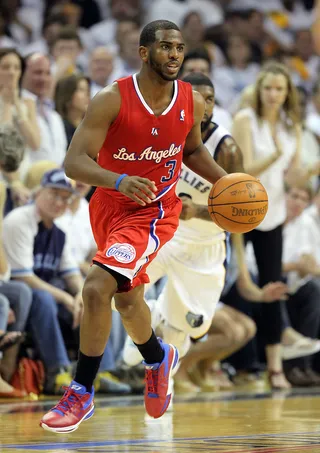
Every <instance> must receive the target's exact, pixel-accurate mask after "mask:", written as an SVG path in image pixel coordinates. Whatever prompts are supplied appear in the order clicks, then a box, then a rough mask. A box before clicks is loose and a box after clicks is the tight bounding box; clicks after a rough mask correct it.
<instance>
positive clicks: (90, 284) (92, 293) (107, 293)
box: [82, 278, 114, 311]
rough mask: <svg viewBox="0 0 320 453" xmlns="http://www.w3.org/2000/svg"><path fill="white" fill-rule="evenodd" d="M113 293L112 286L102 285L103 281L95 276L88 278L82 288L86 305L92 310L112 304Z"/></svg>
mask: <svg viewBox="0 0 320 453" xmlns="http://www.w3.org/2000/svg"><path fill="white" fill-rule="evenodd" d="M113 295H114V291H113V289H112V288H110V289H108V288H106V287H105V285H101V281H99V280H97V279H94V278H87V280H86V282H85V284H84V287H83V290H82V297H83V303H84V306H85V308H86V309H87V310H92V311H95V310H97V309H99V308H100V307H101V306H103V305H106V304H110V305H111V300H112V297H113Z"/></svg>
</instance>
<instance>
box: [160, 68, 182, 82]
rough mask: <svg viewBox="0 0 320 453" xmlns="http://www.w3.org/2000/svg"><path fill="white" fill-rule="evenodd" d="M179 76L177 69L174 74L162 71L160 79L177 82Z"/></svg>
mask: <svg viewBox="0 0 320 453" xmlns="http://www.w3.org/2000/svg"><path fill="white" fill-rule="evenodd" d="M178 75H179V69H178V70H177V71H175V72H168V71H162V78H163V79H164V80H168V81H172V80H177V78H178Z"/></svg>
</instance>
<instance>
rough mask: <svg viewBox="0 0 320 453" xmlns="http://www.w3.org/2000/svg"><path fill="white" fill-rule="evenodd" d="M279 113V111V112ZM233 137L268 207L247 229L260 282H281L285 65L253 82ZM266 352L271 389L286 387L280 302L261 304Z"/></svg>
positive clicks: (287, 166) (290, 111)
mask: <svg viewBox="0 0 320 453" xmlns="http://www.w3.org/2000/svg"><path fill="white" fill-rule="evenodd" d="M282 111H283V112H284V113H283V115H280V112H282ZM233 129H234V130H233V136H234V139H235V140H236V141H237V143H238V144H239V146H240V148H241V149H242V152H243V158H244V169H245V171H246V172H247V173H249V174H252V175H253V176H259V178H260V179H261V182H262V183H263V184H264V186H265V188H266V190H267V192H268V197H269V210H268V213H267V215H266V217H265V220H264V221H263V222H262V224H261V225H259V227H258V228H257V229H255V230H253V231H252V232H250V233H247V235H246V236H247V239H248V240H250V241H252V244H253V247H254V253H255V257H256V261H257V266H258V271H259V284H260V286H263V285H265V284H267V283H269V282H272V281H279V280H281V275H282V271H281V262H282V224H283V223H284V221H285V218H286V207H285V191H284V187H285V173H286V178H287V181H288V182H290V178H292V179H291V182H292V180H293V179H294V175H295V177H296V170H297V169H298V168H299V165H300V154H301V150H300V143H301V141H300V137H301V126H300V124H299V111H298V102H297V94H296V91H295V88H294V86H293V83H292V80H291V78H290V75H289V73H288V71H287V70H286V68H285V67H284V66H282V65H279V64H276V63H272V64H270V65H269V66H266V67H265V68H264V70H263V71H262V72H261V73H260V75H259V77H258V79H257V82H256V84H255V92H254V107H253V108H247V109H244V110H241V111H240V112H238V113H237V115H236V116H235V119H234V128H233ZM261 310H262V313H263V317H264V322H265V325H264V330H265V332H264V334H265V338H266V344H267V346H266V355H267V363H268V370H269V379H270V383H271V386H272V387H274V388H283V389H285V388H289V387H290V384H289V382H288V381H287V380H286V378H285V376H284V374H283V371H282V370H283V368H282V361H281V344H280V341H281V331H282V314H281V306H280V303H278V302H275V303H273V304H270V305H269V304H264V305H263V306H262V307H261Z"/></svg>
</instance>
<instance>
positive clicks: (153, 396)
mask: <svg viewBox="0 0 320 453" xmlns="http://www.w3.org/2000/svg"><path fill="white" fill-rule="evenodd" d="M159 342H160V344H161V347H162V349H163V351H164V358H163V360H162V362H161V363H153V364H151V365H150V364H148V363H145V362H144V365H145V367H146V369H145V382H146V389H145V393H144V405H145V408H146V411H147V413H148V414H149V415H150V417H153V418H159V417H161V416H162V415H163V414H164V413H165V412H166V410H167V409H168V406H169V404H170V401H171V396H172V388H171V385H170V381H172V380H171V379H170V377H171V376H172V373H173V371H174V369H175V368H176V366H177V364H178V360H179V354H178V350H177V348H176V347H175V346H172V345H171V344H166V343H163V342H162V340H161V339H160V338H159Z"/></svg>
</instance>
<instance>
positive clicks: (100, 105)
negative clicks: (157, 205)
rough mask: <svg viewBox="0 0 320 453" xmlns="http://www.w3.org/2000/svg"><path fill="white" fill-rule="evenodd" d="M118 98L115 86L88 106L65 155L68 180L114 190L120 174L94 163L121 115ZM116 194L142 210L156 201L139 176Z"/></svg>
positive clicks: (151, 185)
mask: <svg viewBox="0 0 320 453" xmlns="http://www.w3.org/2000/svg"><path fill="white" fill-rule="evenodd" d="M120 106H121V96H120V92H119V89H118V85H117V84H116V83H115V84H113V85H111V86H108V87H106V88H105V89H103V90H102V91H100V92H99V93H98V94H97V95H96V96H95V97H94V99H93V100H92V101H91V102H90V104H89V107H88V110H87V112H86V115H85V117H84V119H83V121H82V122H81V124H80V125H79V127H78V128H77V130H76V132H75V133H74V136H73V138H72V141H71V144H70V147H69V150H68V152H67V155H66V158H65V162H64V167H65V172H66V175H67V176H69V178H71V179H74V180H78V181H82V182H84V183H86V184H90V185H92V186H97V187H106V188H110V189H113V188H115V184H116V181H117V179H118V178H119V177H120V176H121V175H120V174H119V173H115V172H113V171H110V170H107V169H104V168H102V167H100V165H98V164H97V163H96V162H95V160H94V159H96V157H97V156H98V153H99V151H100V150H101V147H102V145H103V143H104V141H105V139H106V135H107V132H108V130H109V127H110V126H111V125H112V123H113V122H114V121H115V119H116V118H117V116H118V113H119V111H120ZM119 191H120V192H122V193H123V194H124V195H126V196H127V197H129V198H131V199H132V200H134V201H136V202H137V203H138V204H140V205H142V206H144V205H146V203H151V202H152V201H153V199H154V198H155V195H154V192H155V191H156V187H155V184H154V183H153V182H152V181H150V180H149V179H146V178H141V177H139V176H126V177H125V178H123V179H122V181H121V183H120V185H119Z"/></svg>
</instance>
